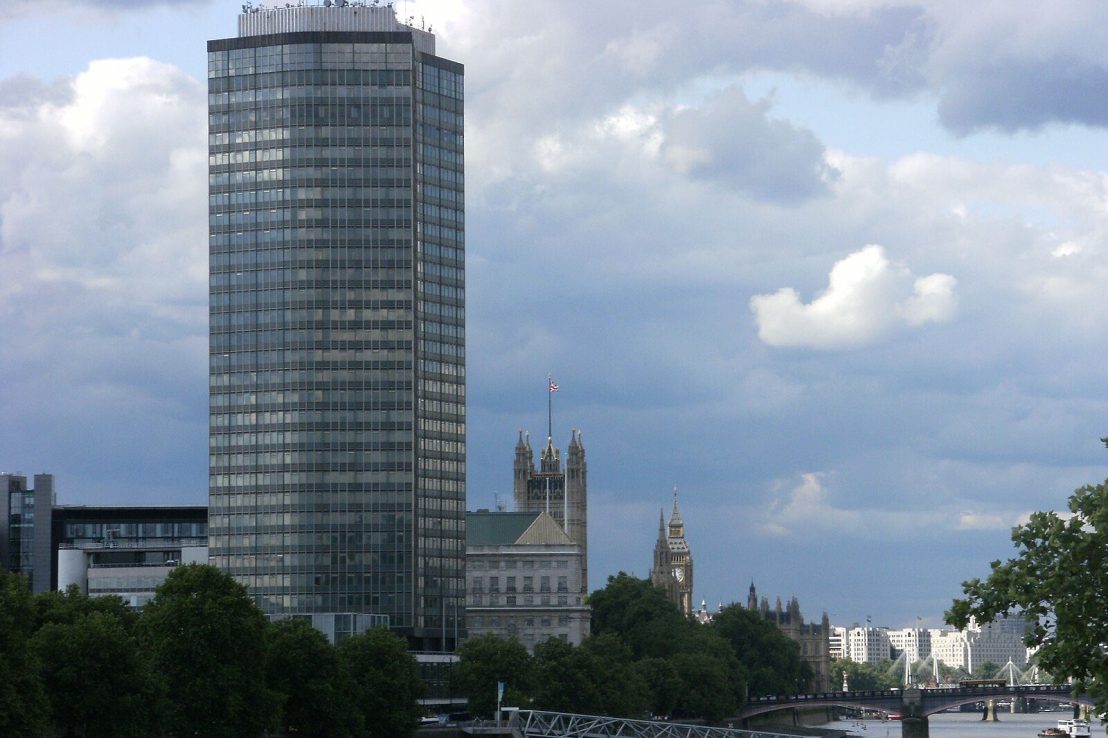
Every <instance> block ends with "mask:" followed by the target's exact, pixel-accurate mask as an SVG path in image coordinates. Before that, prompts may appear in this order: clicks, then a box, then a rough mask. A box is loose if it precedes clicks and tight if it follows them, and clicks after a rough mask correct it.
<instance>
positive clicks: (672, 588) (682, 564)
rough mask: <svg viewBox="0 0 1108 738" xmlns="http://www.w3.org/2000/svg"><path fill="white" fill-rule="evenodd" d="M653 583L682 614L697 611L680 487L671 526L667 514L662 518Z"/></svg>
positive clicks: (674, 489) (690, 554) (663, 513)
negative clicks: (694, 606)
mask: <svg viewBox="0 0 1108 738" xmlns="http://www.w3.org/2000/svg"><path fill="white" fill-rule="evenodd" d="M650 581H651V582H653V583H654V584H655V585H656V586H658V587H661V588H662V589H664V590H665V592H666V594H667V595H669V598H670V599H671V600H673V601H674V602H675V603H676V604H677V607H678V608H680V610H681V612H682V613H684V614H685V615H686V616H691V615H692V611H693V597H692V593H693V558H692V552H691V551H690V550H689V544H688V542H687V541H686V540H685V523H684V521H683V520H681V512H680V511H679V510H678V509H677V488H676V487H674V488H673V513H671V514H670V516H669V524H668V525H666V522H665V512H660V513H659V516H658V541H657V543H655V544H654V567H653V568H652V569H651V571H650Z"/></svg>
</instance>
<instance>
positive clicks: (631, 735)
mask: <svg viewBox="0 0 1108 738" xmlns="http://www.w3.org/2000/svg"><path fill="white" fill-rule="evenodd" d="M511 727H512V728H513V729H514V731H513V732H516V731H518V733H517V734H518V735H520V736H523V738H616V737H617V736H618V737H619V738H796V734H795V733H769V732H766V731H763V730H739V729H738V728H715V727H711V726H708V725H685V724H682V723H670V722H662V721H655V720H627V719H624V718H615V717H603V716H600V715H573V714H570V713H564V712H543V711H540V710H520V711H519V712H517V713H516V714H515V715H513V717H512V720H511Z"/></svg>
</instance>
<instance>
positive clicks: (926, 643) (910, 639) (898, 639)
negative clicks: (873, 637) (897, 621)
mask: <svg viewBox="0 0 1108 738" xmlns="http://www.w3.org/2000/svg"><path fill="white" fill-rule="evenodd" d="M889 644H890V645H891V646H892V647H893V651H894V652H895V653H894V656H895V657H897V658H899V657H900V654H902V653H906V654H907V655H908V661H910V662H915V661H922V660H924V659H926V658H928V657H930V656H931V631H929V630H927V629H925V628H902V629H900V630H890V631H889Z"/></svg>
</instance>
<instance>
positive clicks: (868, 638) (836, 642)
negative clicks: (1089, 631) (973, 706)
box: [831, 617, 1028, 672]
mask: <svg viewBox="0 0 1108 738" xmlns="http://www.w3.org/2000/svg"><path fill="white" fill-rule="evenodd" d="M1025 629H1026V623H1025V621H1024V620H1023V619H1022V618H1019V617H1011V618H1004V619H1000V620H997V621H996V622H993V623H987V624H985V625H979V624H978V623H976V622H974V621H970V623H969V625H968V626H967V627H966V628H965V630H943V629H939V628H903V629H900V630H892V629H889V628H877V627H871V626H866V627H861V626H857V625H855V626H853V627H850V628H844V627H834V628H832V629H831V658H833V659H834V658H847V659H850V660H851V661H857V662H859V663H866V664H875V663H877V662H878V661H881V660H882V659H888V658H896V657H898V656H899V655H900V654H901V653H907V655H908V658H909V659H911V660H912V661H923V660H926V659H929V658H931V657H932V655H935V656H937V657H938V659H939V661H941V662H942V663H943V664H945V665H946V666H948V667H950V668H954V669H962V670H964V671H967V672H972V671H974V670H975V669H977V668H978V667H980V666H981V664H984V663H986V662H992V663H994V664H996V665H997V666H998V667H1002V666H1004V665H1005V664H1007V663H1008V661H1009V660H1010V661H1011V662H1012V663H1013V664H1014V665H1015V666H1016V668H1019V669H1024V668H1026V667H1027V662H1028V650H1027V647H1026V646H1025V645H1024V643H1023V634H1024V631H1025Z"/></svg>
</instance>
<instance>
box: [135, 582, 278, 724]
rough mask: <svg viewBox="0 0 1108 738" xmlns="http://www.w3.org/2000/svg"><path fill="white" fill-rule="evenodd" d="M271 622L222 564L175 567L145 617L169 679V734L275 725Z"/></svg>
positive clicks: (149, 641) (159, 665)
mask: <svg viewBox="0 0 1108 738" xmlns="http://www.w3.org/2000/svg"><path fill="white" fill-rule="evenodd" d="M267 626H268V622H267V621H266V619H265V616H264V615H262V613H261V611H260V610H259V609H258V608H257V607H255V606H254V603H253V601H251V599H250V597H249V596H248V595H247V593H246V587H244V586H242V585H241V584H239V583H238V582H235V581H234V580H233V579H231V578H230V577H229V576H227V575H226V574H224V573H223V572H221V571H219V570H218V569H216V568H214V567H211V566H201V565H198V564H189V565H187V566H179V567H177V568H176V569H174V570H173V571H172V572H170V574H169V576H168V577H166V580H165V582H163V583H162V584H161V585H160V586H159V587H158V589H157V590H156V593H155V595H154V598H153V599H152V600H150V602H148V603H147V604H146V606H145V607H144V608H143V612H142V615H141V618H140V621H139V628H140V635H141V637H142V641H143V643H144V644H145V646H146V648H147V649H149V653H150V655H151V657H152V658H153V661H154V666H155V668H156V669H157V670H158V671H159V672H160V673H161V674H162V675H163V676H164V677H165V679H166V682H167V683H168V685H169V703H168V711H167V712H168V714H167V718H166V725H167V727H168V728H169V732H170V733H172V734H173V735H177V736H186V735H203V736H207V737H208V738H244V737H247V736H258V735H261V733H262V731H263V730H264V729H266V728H267V727H269V725H270V723H271V722H272V721H271V717H272V715H273V714H274V713H275V712H276V709H275V707H276V706H275V702H276V700H275V699H274V698H273V697H272V695H271V694H270V693H269V692H268V691H267V689H266V683H265V672H266V669H265V655H266V653H265V652H266V649H265V631H266V628H267Z"/></svg>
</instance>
